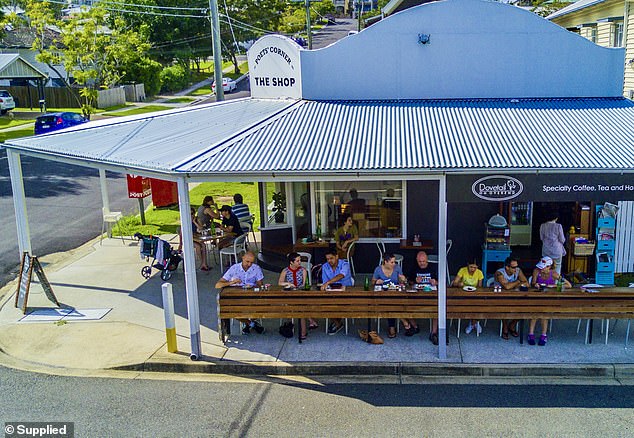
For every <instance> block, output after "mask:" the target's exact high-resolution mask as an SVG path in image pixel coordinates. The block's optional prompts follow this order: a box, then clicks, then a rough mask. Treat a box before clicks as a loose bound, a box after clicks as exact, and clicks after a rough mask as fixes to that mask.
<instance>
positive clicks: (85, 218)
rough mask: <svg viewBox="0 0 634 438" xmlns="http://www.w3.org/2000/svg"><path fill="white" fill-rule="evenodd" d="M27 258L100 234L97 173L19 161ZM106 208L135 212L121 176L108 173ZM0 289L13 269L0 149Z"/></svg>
mask: <svg viewBox="0 0 634 438" xmlns="http://www.w3.org/2000/svg"><path fill="white" fill-rule="evenodd" d="M22 169H23V174H24V190H25V192H26V196H27V214H28V216H29V228H30V232H31V244H32V249H33V254H34V255H36V256H38V257H41V256H43V255H46V254H51V253H55V252H58V251H68V250H70V249H74V248H77V247H78V246H80V245H82V244H83V243H85V242H87V241H89V240H90V239H93V238H94V237H95V236H98V235H99V233H101V217H102V216H101V207H102V203H101V190H100V186H99V172H98V171H97V170H95V169H89V168H86V167H80V166H72V165H68V164H63V163H58V162H55V161H50V160H42V159H39V158H31V157H26V156H23V157H22ZM108 192H109V195H110V208H111V210H114V211H124V212H128V213H132V212H138V201H137V200H134V199H128V192H127V184H126V178H125V175H121V174H114V173H113V174H111V173H108ZM0 223H2V227H0V286H2V285H4V284H6V283H7V282H8V281H10V280H12V279H13V278H14V277H15V275H16V272H17V269H18V268H19V263H20V254H19V250H18V241H17V231H16V223H15V210H14V208H13V192H12V190H11V180H10V179H9V165H8V162H7V152H6V150H4V149H2V150H0Z"/></svg>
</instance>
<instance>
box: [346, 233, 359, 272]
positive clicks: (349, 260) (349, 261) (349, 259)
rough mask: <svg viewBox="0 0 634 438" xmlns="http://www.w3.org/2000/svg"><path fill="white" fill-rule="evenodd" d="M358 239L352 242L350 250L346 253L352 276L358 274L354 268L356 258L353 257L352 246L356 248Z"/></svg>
mask: <svg viewBox="0 0 634 438" xmlns="http://www.w3.org/2000/svg"><path fill="white" fill-rule="evenodd" d="M356 243H357V242H356V241H355V242H352V243H351V244H350V246H348V252H347V253H346V259H347V260H348V263H350V273H351V274H352V278H354V276H355V275H356V272H355V269H354V260H353V259H352V255H351V252H352V248H354V246H355V245H356Z"/></svg>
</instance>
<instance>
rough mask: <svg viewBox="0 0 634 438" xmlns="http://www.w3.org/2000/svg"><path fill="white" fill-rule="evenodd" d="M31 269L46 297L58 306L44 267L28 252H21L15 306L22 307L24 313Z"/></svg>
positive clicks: (31, 273)
mask: <svg viewBox="0 0 634 438" xmlns="http://www.w3.org/2000/svg"><path fill="white" fill-rule="evenodd" d="M33 271H35V274H36V275H37V278H38V280H39V281H40V284H41V285H42V289H44V293H45V294H46V297H47V298H48V299H49V300H50V301H52V302H53V303H55V304H56V305H57V306H59V305H60V304H59V301H57V298H56V297H55V294H54V293H53V288H52V287H51V283H49V281H48V278H46V275H45V274H44V269H43V268H42V265H41V264H40V261H39V260H38V259H37V257H35V256H31V255H30V254H29V253H28V252H25V253H24V254H22V263H21V264H20V276H19V279H20V282H19V284H18V291H17V293H16V296H15V307H17V308H19V309H22V312H23V313H26V307H27V306H26V303H27V301H28V299H29V289H30V287H31V278H32V277H33Z"/></svg>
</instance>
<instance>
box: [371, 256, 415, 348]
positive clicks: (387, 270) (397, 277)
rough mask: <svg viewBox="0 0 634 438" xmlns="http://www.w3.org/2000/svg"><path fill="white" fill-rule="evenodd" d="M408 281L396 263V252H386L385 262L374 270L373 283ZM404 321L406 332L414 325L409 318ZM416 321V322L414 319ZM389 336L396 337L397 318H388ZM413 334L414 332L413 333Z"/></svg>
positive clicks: (400, 282)
mask: <svg viewBox="0 0 634 438" xmlns="http://www.w3.org/2000/svg"><path fill="white" fill-rule="evenodd" d="M406 282H407V278H405V276H404V275H403V271H402V270H401V267H400V266H399V265H397V264H396V258H395V257H394V254H389V253H387V252H386V253H385V254H383V262H382V263H381V265H380V266H377V267H376V269H375V270H374V274H372V284H373V285H375V284H380V285H383V284H388V283H392V284H404V283H406ZM401 321H402V322H403V326H404V327H405V330H406V333H407V332H408V331H411V330H412V326H411V325H410V322H409V321H408V320H407V319H401ZM414 323H416V322H415V321H414ZM387 325H388V334H387V336H388V338H395V337H396V319H395V318H388V320H387ZM412 334H413V333H412Z"/></svg>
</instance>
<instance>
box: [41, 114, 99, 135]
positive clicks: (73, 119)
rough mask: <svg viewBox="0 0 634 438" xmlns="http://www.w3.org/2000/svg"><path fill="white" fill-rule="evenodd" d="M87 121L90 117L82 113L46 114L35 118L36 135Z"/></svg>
mask: <svg viewBox="0 0 634 438" xmlns="http://www.w3.org/2000/svg"><path fill="white" fill-rule="evenodd" d="M87 121H88V119H86V118H85V117H84V116H82V115H81V114H77V113H71V112H64V113H49V114H44V115H43V116H39V117H38V118H36V119H35V135H38V134H44V133H46V132H52V131H57V130H60V129H64V128H69V127H71V126H75V125H80V124H82V123H86V122H87Z"/></svg>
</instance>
